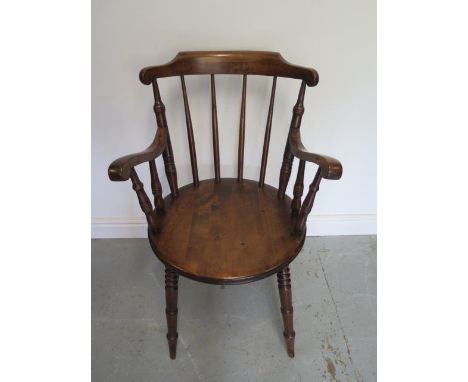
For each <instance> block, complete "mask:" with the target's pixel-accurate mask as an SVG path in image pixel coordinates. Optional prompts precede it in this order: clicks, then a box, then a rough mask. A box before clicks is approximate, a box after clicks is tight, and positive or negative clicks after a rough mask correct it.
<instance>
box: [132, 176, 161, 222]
mask: <svg viewBox="0 0 468 382" xmlns="http://www.w3.org/2000/svg"><path fill="white" fill-rule="evenodd" d="M130 179H131V180H132V188H133V190H134V191H135V192H136V194H137V197H138V202H139V203H140V207H141V210H142V211H143V213H144V214H145V216H146V220H147V221H148V225H149V226H150V228H151V229H155V228H156V227H157V221H156V217H155V216H154V213H153V206H152V205H151V201H150V199H149V198H148V195H147V194H146V192H145V189H144V187H143V183H142V182H141V181H140V178H139V177H138V174H137V173H136V171H135V169H133V168H132V171H131V173H130Z"/></svg>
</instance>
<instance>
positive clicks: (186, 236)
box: [150, 178, 305, 284]
mask: <svg viewBox="0 0 468 382" xmlns="http://www.w3.org/2000/svg"><path fill="white" fill-rule="evenodd" d="M179 191H180V196H179V197H178V198H177V199H175V200H171V199H170V198H166V214H165V215H164V217H162V222H161V227H162V228H161V230H160V232H158V233H157V234H154V235H153V234H152V235H150V243H151V245H152V247H153V249H154V251H155V253H156V255H157V256H158V257H159V259H160V260H161V261H162V262H163V263H165V264H166V265H168V266H170V267H171V268H173V269H174V270H176V271H177V272H178V273H180V274H182V275H184V276H187V277H190V278H192V279H195V280H202V281H205V282H211V283H215V284H238V283H242V282H246V281H253V280H258V279H260V278H263V277H265V276H268V275H270V274H273V273H276V272H278V270H279V269H281V268H284V266H285V265H287V264H289V262H291V261H292V259H294V257H295V256H296V255H297V254H298V252H299V251H300V249H301V248H302V244H303V241H304V235H305V233H304V234H301V235H295V234H293V231H292V228H293V223H294V218H293V217H292V216H291V209H290V205H291V199H290V198H289V197H285V199H283V200H278V198H277V197H276V189H275V188H273V187H271V186H268V185H265V186H264V187H261V188H260V187H258V184H257V182H255V181H252V180H248V179H244V182H243V183H238V182H237V179H232V178H231V179H226V178H223V179H221V181H220V183H216V182H215V180H214V179H210V180H204V181H201V182H200V185H199V186H198V188H196V189H194V188H193V187H192V186H191V185H187V186H185V187H182V188H180V190H179Z"/></svg>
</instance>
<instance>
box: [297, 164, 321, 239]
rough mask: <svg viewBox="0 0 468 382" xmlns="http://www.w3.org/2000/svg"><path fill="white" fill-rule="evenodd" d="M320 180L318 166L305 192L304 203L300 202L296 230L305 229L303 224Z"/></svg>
mask: <svg viewBox="0 0 468 382" xmlns="http://www.w3.org/2000/svg"><path fill="white" fill-rule="evenodd" d="M321 180H322V170H321V169H320V168H319V169H318V170H317V172H316V174H315V177H314V180H313V181H312V183H311V184H310V186H309V192H308V193H307V196H306V198H305V199H304V203H303V204H302V207H301V211H300V212H299V216H298V218H297V221H296V231H298V232H302V231H305V229H304V228H305V225H306V221H307V217H308V216H309V214H310V211H312V207H313V205H314V200H315V195H316V194H317V191H318V190H319V186H320V181H321Z"/></svg>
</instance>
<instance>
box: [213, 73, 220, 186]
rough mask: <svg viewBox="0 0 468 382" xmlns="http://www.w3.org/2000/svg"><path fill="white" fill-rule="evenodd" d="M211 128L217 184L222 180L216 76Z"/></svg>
mask: <svg viewBox="0 0 468 382" xmlns="http://www.w3.org/2000/svg"><path fill="white" fill-rule="evenodd" d="M211 128H212V134H213V157H214V170H215V179H216V182H219V180H220V179H221V174H220V170H219V138H218V110H217V107H216V83H215V76H214V75H213V74H212V75H211Z"/></svg>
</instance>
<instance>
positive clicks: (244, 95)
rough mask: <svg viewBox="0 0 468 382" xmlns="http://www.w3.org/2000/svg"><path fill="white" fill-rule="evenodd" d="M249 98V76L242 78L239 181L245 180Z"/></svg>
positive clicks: (238, 155) (238, 160) (238, 154)
mask: <svg viewBox="0 0 468 382" xmlns="http://www.w3.org/2000/svg"><path fill="white" fill-rule="evenodd" d="M246 98H247V75H245V74H244V76H243V78H242V101H241V113H240V122H239V148H238V153H237V181H238V182H242V180H243V179H244V141H245V103H246Z"/></svg>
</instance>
